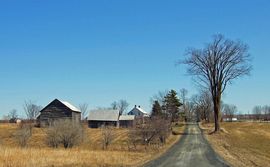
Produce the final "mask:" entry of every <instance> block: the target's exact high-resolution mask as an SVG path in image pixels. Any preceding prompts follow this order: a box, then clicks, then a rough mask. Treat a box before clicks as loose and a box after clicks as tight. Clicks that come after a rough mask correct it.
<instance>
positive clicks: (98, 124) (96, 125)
mask: <svg viewBox="0 0 270 167" xmlns="http://www.w3.org/2000/svg"><path fill="white" fill-rule="evenodd" d="M103 125H104V126H114V127H117V126H118V122H117V121H91V120H89V121H88V127H89V128H100V127H101V126H103Z"/></svg>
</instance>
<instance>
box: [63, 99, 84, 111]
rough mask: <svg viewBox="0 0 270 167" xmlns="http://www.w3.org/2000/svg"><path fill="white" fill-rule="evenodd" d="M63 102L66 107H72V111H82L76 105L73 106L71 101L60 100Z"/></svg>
mask: <svg viewBox="0 0 270 167" xmlns="http://www.w3.org/2000/svg"><path fill="white" fill-rule="evenodd" d="M59 101H60V102H61V103H63V104H64V105H65V106H66V107H68V108H69V109H71V110H72V111H76V112H81V111H80V110H79V109H78V108H76V107H75V106H73V105H72V104H70V103H69V102H66V101H62V100H59Z"/></svg>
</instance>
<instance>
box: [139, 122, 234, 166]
mask: <svg viewBox="0 0 270 167" xmlns="http://www.w3.org/2000/svg"><path fill="white" fill-rule="evenodd" d="M144 166H145V167H174V166H180V167H225V166H229V165H227V164H226V162H225V161H224V160H223V159H222V158H220V157H219V156H218V155H217V154H216V153H215V152H214V150H213V149H212V148H211V146H210V145H209V143H208V142H207V141H206V139H205V138H204V136H203V134H202V131H201V129H200V128H199V125H198V124H197V123H189V124H187V126H186V129H185V132H184V134H183V136H182V137H181V139H180V140H179V141H178V142H177V143H176V144H175V145H174V146H173V147H172V148H171V149H169V150H168V151H167V152H166V153H165V154H163V155H162V156H161V157H159V158H157V159H155V160H153V161H150V162H148V163H147V164H145V165H144Z"/></svg>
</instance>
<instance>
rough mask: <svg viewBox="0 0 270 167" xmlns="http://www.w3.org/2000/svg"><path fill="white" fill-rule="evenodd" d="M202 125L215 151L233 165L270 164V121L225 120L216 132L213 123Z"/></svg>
mask: <svg viewBox="0 0 270 167" xmlns="http://www.w3.org/2000/svg"><path fill="white" fill-rule="evenodd" d="M201 127H202V128H203V129H204V133H205V136H206V138H207V139H208V141H209V142H210V143H211V145H212V146H213V148H214V149H215V151H216V152H217V153H218V154H220V155H221V156H222V157H223V158H224V159H225V160H226V161H227V162H229V163H230V164H231V165H232V166H235V167H246V166H262V167H265V166H270V165H269V164H270V123H252V122H224V123H221V127H222V129H221V132H219V133H215V134H211V132H212V131H213V127H214V125H213V124H201Z"/></svg>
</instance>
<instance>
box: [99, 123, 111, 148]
mask: <svg viewBox="0 0 270 167" xmlns="http://www.w3.org/2000/svg"><path fill="white" fill-rule="evenodd" d="M101 130H102V148H103V149H104V150H105V149H107V148H108V146H109V145H110V144H111V142H112V140H113V138H114V134H113V128H112V127H109V126H102V127H101Z"/></svg>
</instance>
